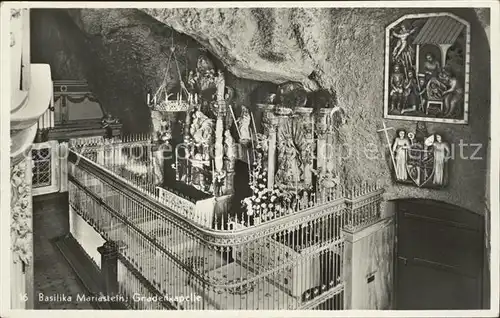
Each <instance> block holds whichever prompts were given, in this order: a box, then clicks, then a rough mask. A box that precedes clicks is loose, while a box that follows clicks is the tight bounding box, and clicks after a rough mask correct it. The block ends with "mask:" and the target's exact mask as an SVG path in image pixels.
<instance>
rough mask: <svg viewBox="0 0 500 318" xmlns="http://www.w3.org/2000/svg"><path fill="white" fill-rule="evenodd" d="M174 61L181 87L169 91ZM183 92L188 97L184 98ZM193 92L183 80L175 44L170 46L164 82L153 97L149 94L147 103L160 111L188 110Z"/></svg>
mask: <svg viewBox="0 0 500 318" xmlns="http://www.w3.org/2000/svg"><path fill="white" fill-rule="evenodd" d="M172 61H174V62H175V67H176V68H177V74H178V76H179V81H180V89H179V91H177V92H174V93H169V92H168V91H167V87H168V85H167V84H168V71H169V69H170V64H171V63H172ZM183 93H185V95H186V96H188V97H187V98H183ZM190 97H191V94H190V93H189V91H188V90H187V89H186V86H185V84H184V81H183V80H182V76H181V71H180V68H179V63H178V62H177V58H176V56H175V46H174V45H173V42H172V46H171V47H170V56H169V57H168V61H167V69H166V70H165V77H164V79H163V82H162V84H161V85H160V87H159V88H158V90H157V91H156V93H155V94H154V95H153V98H151V96H150V94H149V93H148V95H147V104H148V106H149V107H151V108H152V109H153V110H156V111H159V112H186V111H188V109H189V106H190V102H189V101H190V99H191V98H190Z"/></svg>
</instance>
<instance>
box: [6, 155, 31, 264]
mask: <svg viewBox="0 0 500 318" xmlns="http://www.w3.org/2000/svg"><path fill="white" fill-rule="evenodd" d="M27 168H28V167H27V163H26V161H25V160H23V161H21V162H19V163H18V164H16V165H14V166H13V167H12V169H11V175H10V183H11V196H12V197H11V211H12V219H11V227H10V234H11V240H12V251H13V252H14V254H15V255H16V256H17V257H15V258H14V260H13V261H14V262H16V263H17V262H18V261H19V260H21V261H23V262H24V263H25V264H30V263H31V260H32V257H33V255H32V252H31V242H32V234H33V232H32V226H31V225H32V215H31V185H30V184H29V183H28V182H27V175H26V169H27Z"/></svg>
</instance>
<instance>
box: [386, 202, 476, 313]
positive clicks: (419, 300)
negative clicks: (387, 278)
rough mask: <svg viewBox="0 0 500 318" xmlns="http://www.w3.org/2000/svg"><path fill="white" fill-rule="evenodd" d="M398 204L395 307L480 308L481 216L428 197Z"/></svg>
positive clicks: (425, 308) (410, 308) (422, 308)
mask: <svg viewBox="0 0 500 318" xmlns="http://www.w3.org/2000/svg"><path fill="white" fill-rule="evenodd" d="M397 207H398V209H397V210H398V212H397V245H396V253H395V255H396V276H395V285H396V286H395V291H396V294H395V297H396V303H395V305H396V309H403V310H428V309H429V310H430V309H480V308H481V300H482V295H481V292H482V286H481V284H482V280H481V277H482V268H483V246H484V244H483V238H484V237H483V231H484V229H483V224H484V223H483V219H482V216H480V215H477V214H474V213H472V212H470V211H467V210H464V209H461V208H458V207H454V206H450V205H447V204H443V203H439V202H435V201H429V200H405V201H400V202H398V204H397Z"/></svg>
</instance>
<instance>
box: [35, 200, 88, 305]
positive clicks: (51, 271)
mask: <svg viewBox="0 0 500 318" xmlns="http://www.w3.org/2000/svg"><path fill="white" fill-rule="evenodd" d="M33 228H34V229H33V230H34V231H33V232H34V244H35V246H34V258H35V275H34V276H35V277H34V284H35V295H36V299H35V309H93V308H92V305H91V304H90V303H88V302H84V301H79V300H78V298H77V296H78V295H85V292H84V288H83V287H82V286H81V284H80V282H79V281H78V279H77V277H76V275H75V274H74V272H73V271H72V269H71V267H70V266H69V265H68V263H67V262H66V260H65V258H64V257H63V256H62V254H61V253H60V252H59V250H58V249H57V247H56V246H55V245H54V244H53V242H52V240H53V239H54V238H56V237H58V236H61V235H64V234H66V233H67V232H68V231H69V223H68V198H67V194H60V193H57V194H49V195H44V196H39V197H34V198H33ZM40 295H43V296H45V297H47V296H53V298H54V299H53V300H40ZM70 296H71V299H70Z"/></svg>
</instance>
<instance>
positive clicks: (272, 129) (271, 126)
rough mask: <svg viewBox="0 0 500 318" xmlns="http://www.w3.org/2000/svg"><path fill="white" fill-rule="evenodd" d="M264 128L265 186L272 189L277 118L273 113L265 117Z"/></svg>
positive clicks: (274, 171)
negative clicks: (265, 139) (265, 137)
mask: <svg viewBox="0 0 500 318" xmlns="http://www.w3.org/2000/svg"><path fill="white" fill-rule="evenodd" d="M264 125H266V126H267V127H266V129H267V132H268V141H269V144H268V147H269V148H268V152H267V173H268V175H267V187H268V188H269V189H272V188H273V186H274V176H275V174H276V160H275V157H276V133H277V128H278V119H277V118H276V117H274V116H273V115H270V117H268V118H267V120H266V122H265V123H264Z"/></svg>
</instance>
